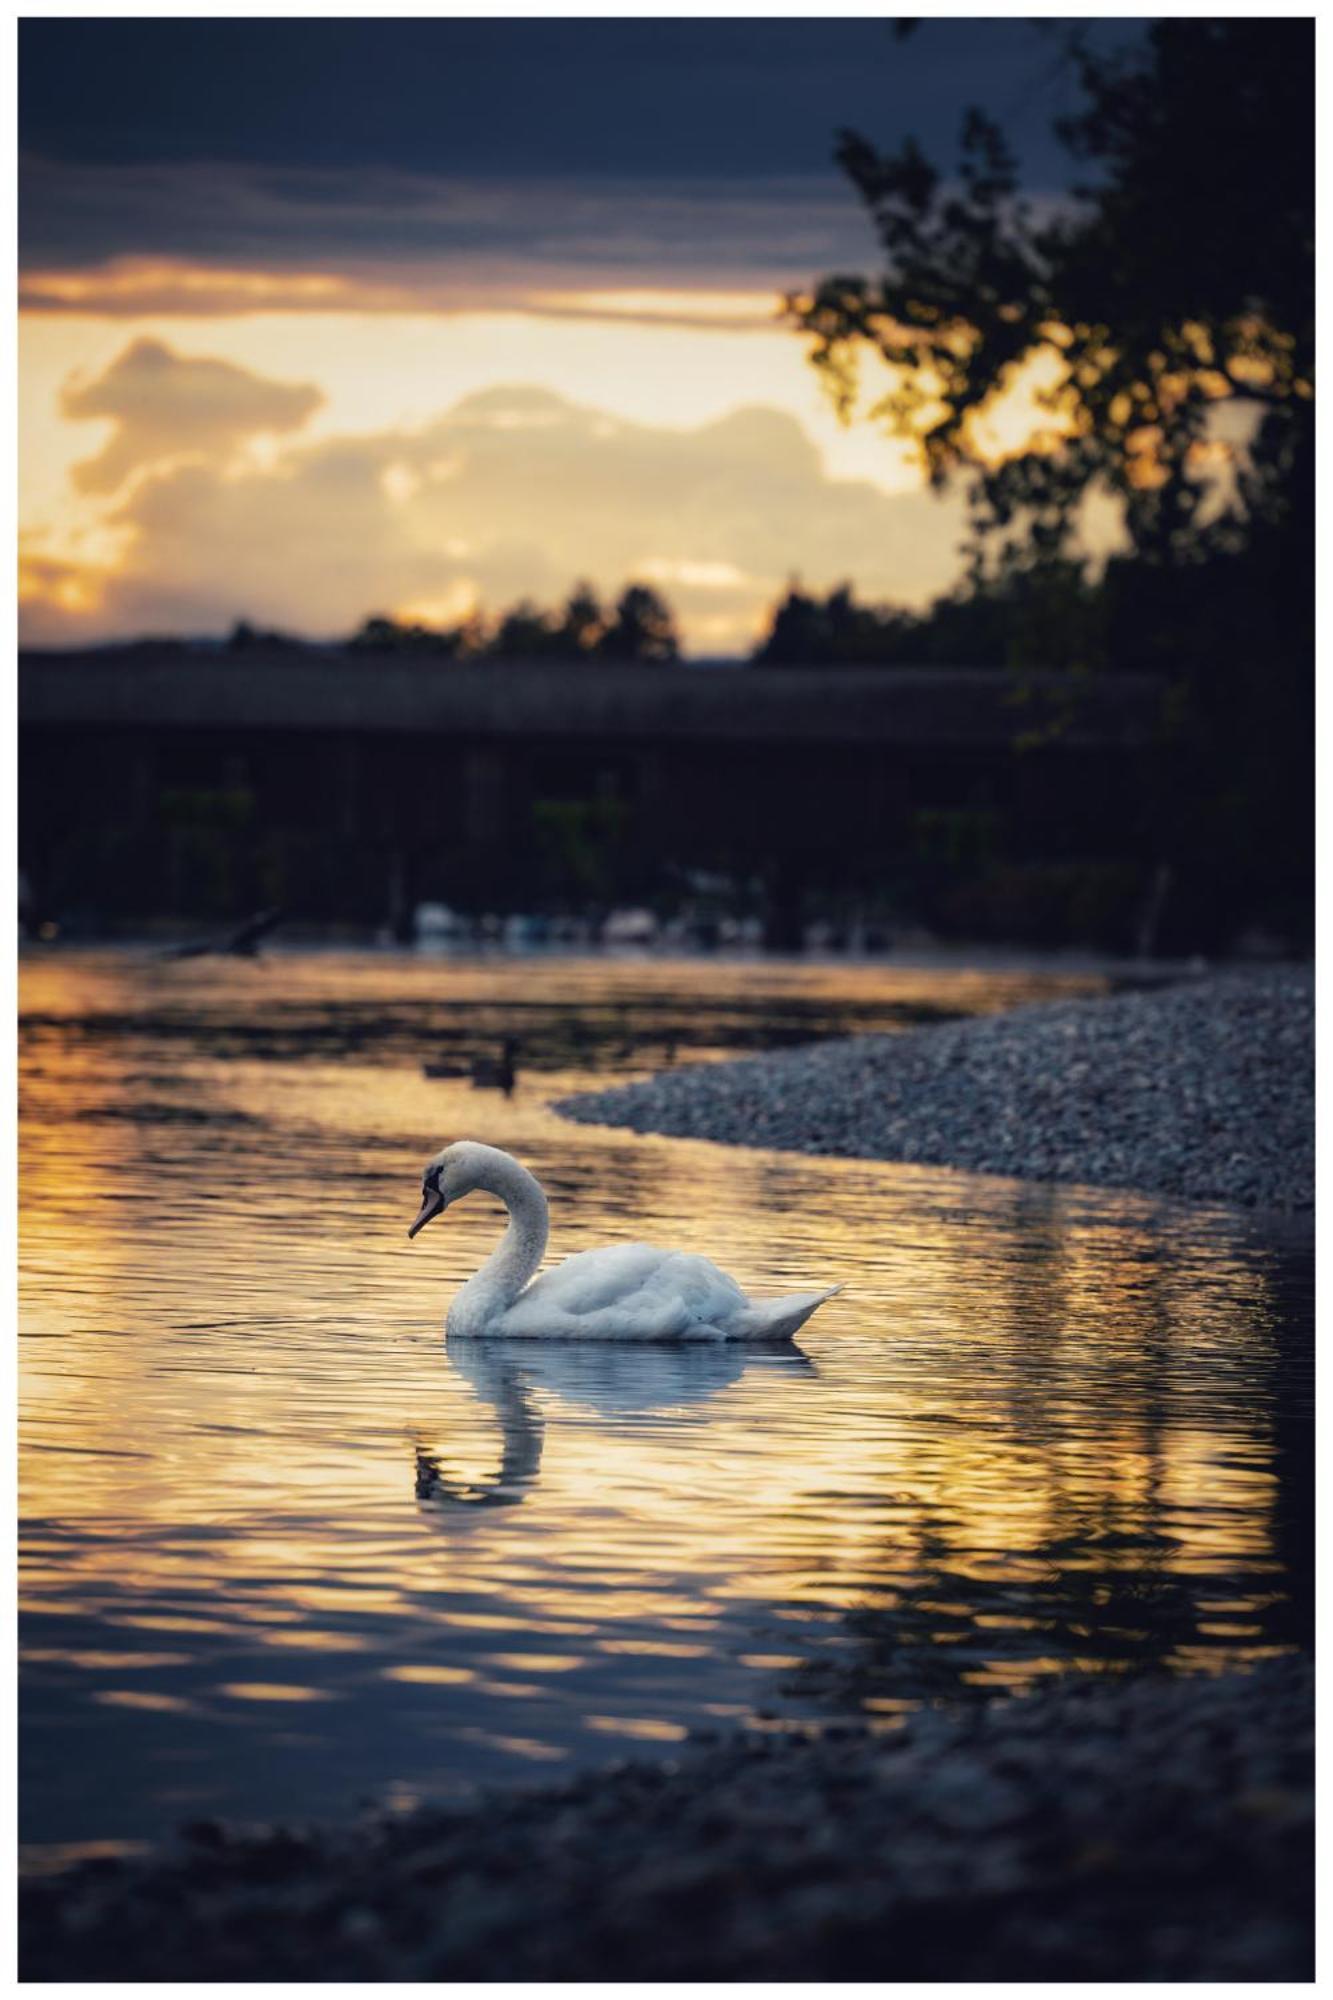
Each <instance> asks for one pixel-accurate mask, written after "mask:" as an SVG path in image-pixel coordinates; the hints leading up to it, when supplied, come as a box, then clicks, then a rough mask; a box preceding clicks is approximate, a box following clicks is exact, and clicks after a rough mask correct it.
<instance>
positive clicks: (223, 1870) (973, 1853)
mask: <svg viewBox="0 0 1333 2000" xmlns="http://www.w3.org/2000/svg"><path fill="white" fill-rule="evenodd" d="M1312 1709H1313V1678H1312V1670H1311V1668H1310V1666H1309V1663H1308V1662H1306V1661H1305V1660H1303V1659H1300V1658H1296V1657H1289V1658H1284V1659H1277V1660H1274V1661H1271V1662H1269V1663H1267V1664H1265V1665H1263V1666H1261V1667H1260V1668H1258V1670H1257V1671H1256V1672H1254V1673H1253V1674H1248V1675H1247V1674H1227V1675H1222V1676H1219V1677H1217V1678H1216V1679H1208V1680H1195V1681H1193V1682H1189V1683H1184V1682H1179V1681H1174V1682H1173V1681H1163V1680H1139V1681H1134V1682H1131V1683H1128V1684H1120V1685H1115V1686H1109V1685H1107V1684H1105V1683H1100V1684H1089V1683H1088V1682H1086V1681H1078V1682H1074V1683H1070V1684H1069V1685H1066V1686H1060V1687H1057V1688H1055V1689H1053V1690H1051V1691H1048V1692H1043V1693H1041V1694H1038V1695H1034V1696H1030V1697H1028V1698H1026V1699H1023V1700H1017V1701H1004V1702H998V1703H994V1704H991V1705H989V1706H984V1707H979V1708H975V1709H967V1710H958V1709H952V1708H950V1709H933V1710H924V1711H921V1712H919V1713H917V1714H915V1715H914V1716H912V1717H910V1718H909V1720H908V1721H907V1723H906V1725H905V1726H904V1727H903V1729H902V1730H901V1731H899V1732H895V1733H893V1734H889V1735H880V1736H878V1737H872V1736H870V1735H868V1734H867V1733H865V1732H863V1731H861V1730H854V1729H849V1728H842V1729H834V1730H830V1731H829V1732H827V1733H825V1734H824V1735H823V1736H822V1737H820V1738H818V1739H813V1740H812V1739H809V1738H805V1737H794V1736H773V1735H768V1734H745V1735H742V1736H738V1737H735V1738H732V1739H729V1740H728V1741H726V1742H725V1743H723V1744H721V1745H718V1746H713V1747H708V1748H698V1749H693V1750H691V1751H690V1752H688V1754H687V1755H686V1756H685V1757H684V1758H683V1759H682V1760H681V1762H680V1763H679V1764H675V1765H672V1764H667V1765H662V1764H656V1765H654V1764H630V1765H620V1766H617V1767H615V1768H613V1769H612V1770H609V1771H603V1772H600V1773H594V1774H592V1775H590V1776H587V1777H585V1778H582V1779H580V1780H578V1781H576V1782H574V1783H571V1784H566V1785H562V1786H559V1787H547V1788H543V1789H541V1790H536V1791H525V1792H517V1793H499V1794H495V1795H493V1796H491V1797H490V1798H488V1799H485V1800H482V1801H480V1802H478V1803H477V1804H475V1805H472V1806H469V1807H466V1808H458V1809H455V1810H452V1811H438V1810H437V1811H431V1812H421V1813H418V1814H416V1815H413V1816H412V1817H409V1818H405V1819H396V1820H390V1821H385V1822H382V1823H379V1824H377V1825H372V1826H365V1827H362V1828H360V1829H358V1830H357V1831H355V1832H350V1833H341V1834H337V1835H328V1834H321V1833H304V1834H291V1833H286V1832H279V1833H275V1834H272V1835H269V1836H267V1837H265V1838H262V1839H256V1838H247V1837H238V1836H235V1835H233V1836H230V1837H229V1836H227V1835H226V1834H225V1833H224V1832H223V1831H222V1830H221V1829H219V1828H217V1827H213V1826H200V1827H197V1828H195V1829H194V1830H193V1834H192V1837H191V1838H190V1839H188V1840H187V1841H184V1842H183V1843H182V1844H181V1845H180V1847H179V1848H177V1849H176V1850H173V1851H171V1852H169V1853H167V1854H165V1855H163V1856H161V1857H158V1858H156V1859H154V1860H152V1861H147V1862H132V1863H115V1862H100V1863H85V1864H83V1866H81V1867H80V1868H79V1869H77V1870H76V1871H74V1872H73V1873H72V1874H69V1875H66V1876H64V1877H58V1878H48V1879H43V1880H38V1881H37V1882H35V1883H32V1884H30V1885H28V1886H27V1887H26V1888H25V1890H24V1892H23V1896H22V1908H21V1928H20V1939H21V1956H22V1963H21V1973H20V1976H21V1977H22V1978H23V1979H25V1980H81V1981H82V1980H88V1981H103V1980H136V1979H141V1980H166V1979H181V1980H188V1981H192V1982H193V1981H197V1980H215V1981H217V1980H257V1979H277V1980H320V1981H323V1980H332V1979H346V1980H358V1981H359V1980H365V1981H371V1980H377V1981H388V1980H394V1981H405V1980H443V1979H448V1980H457V1979H475V1980H494V1979H514V1980H601V1981H605V1980H612V1979H634V1980H648V1979H652V1980H696V1979H706V1978H713V1979H724V1980H763V1981H772V1980H784V1981H785V1980H805V1979H809V1980H820V1979H836V1980H843V1979H848V1980H868V1979H875V1980H877V1981H879V1980H884V1979H895V1980H901V1979H932V1980H935V1979H956V1980H962V1979H968V1980H973V1979H977V1980H979V1979H985V1980H1008V1979H1018V1978H1027V1979H1039V1980H1058V1979H1089V1980H1091V1979H1097V1980H1132V1981H1139V1980H1149V1979H1153V1980H1203V1979H1209V1980H1276V1979H1293V1980H1296V1979H1299V1980H1306V1979H1309V1978H1311V1977H1312V1956H1313V1945H1312V1936H1311V1932H1312V1905H1313V1884H1312V1872H1311V1871H1312V1842H1313V1835H1312V1815H1313V1800H1312V1791H1311V1764H1312V1755H1313V1715H1312Z"/></svg>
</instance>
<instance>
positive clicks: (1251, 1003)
mask: <svg viewBox="0 0 1333 2000" xmlns="http://www.w3.org/2000/svg"><path fill="white" fill-rule="evenodd" d="M1313 1041H1314V977H1313V973H1312V972H1310V971H1309V970H1308V969H1305V968H1299V969H1287V968H1283V969H1280V970H1277V969H1275V970H1267V969H1265V970H1263V971H1253V972H1237V973H1226V974H1220V975H1214V976H1210V977H1204V978H1197V979H1193V980H1191V981H1190V982H1189V983H1188V984H1184V985H1180V986H1173V987H1169V988H1167V989H1165V990H1158V991H1149V992H1139V993H1124V994H1119V995H1116V996H1114V997H1112V998H1109V999H1094V1000H1072V1001H1060V1002H1057V1003H1055V1004H1053V1005H1049V1006H1036V1007H1025V1008H1020V1009H1017V1010H1015V1011H1014V1012H1013V1013H1009V1014H1000V1015H994V1016H990V1017H988V1018H985V1019H981V1020H971V1021H955V1022H948V1023H946V1024H944V1025H941V1026H935V1027H922V1028H917V1029H914V1030H912V1031H911V1032H909V1033H905V1034H896V1035H863V1036H857V1037H856V1038H854V1039H849V1040H845V1041H830V1042H824V1043H820V1044H817V1045H816V1046H814V1047H811V1048H808V1049H797V1050H793V1051H790V1052H783V1053H781V1054H777V1055H766V1056H760V1057H757V1058H754V1059H751V1060H749V1061H745V1062H730V1063H713V1064H700V1065H697V1066H694V1067H691V1068H688V1069H679V1070H671V1071H667V1072H665V1073H664V1074H662V1075H659V1076H655V1077H652V1078H650V1079H649V1080H648V1081H647V1082H644V1083H634V1084H627V1085H623V1086H621V1087H619V1088H617V1089H614V1090H603V1091H597V1092H594V1093H590V1094H586V1095H581V1096H578V1097H572V1098H566V1099H564V1100H563V1101H562V1102H561V1103H560V1104H558V1105H557V1106H556V1109H557V1110H559V1111H560V1112H562V1113H563V1114H564V1115H565V1116H566V1117H568V1118H574V1119H578V1120H581V1121H583V1122H586V1123H589V1124H604V1125H619V1126H628V1127H629V1128H630V1129H632V1130H633V1131H636V1132H660V1133H666V1134H669V1135H671V1136H673V1137H677V1138H691V1139H711V1140H716V1141H721V1142H723V1143H726V1144H731V1145H743V1146H763V1147H771V1148H775V1149H779V1150H785V1151H790V1152H800V1153H831V1154H846V1155H852V1156H856V1157H860V1158H864V1159H874V1160H897V1161H903V1162H910V1163H915V1164H918V1165H923V1166H940V1167H960V1168H964V1169H966V1170H967V1171H969V1172H971V1173H982V1174H1005V1175H1011V1176H1014V1177H1016V1178H1018V1179H1023V1180H1038V1181H1067V1182H1077V1183H1081V1184H1084V1185H1087V1186H1092V1187H1114V1188H1130V1189H1135V1190H1138V1191H1140V1192H1144V1193H1155V1194H1164V1195H1170V1196H1175V1197H1181V1198H1185V1199H1188V1200H1196V1201H1209V1202H1224V1203H1227V1204H1231V1205H1234V1206H1238V1207H1245V1208H1266V1209H1275V1210H1281V1211H1283V1212H1286V1213H1289V1214H1300V1213H1308V1212H1309V1211H1310V1209H1311V1208H1312V1206H1313V1202H1314V1055H1313Z"/></svg>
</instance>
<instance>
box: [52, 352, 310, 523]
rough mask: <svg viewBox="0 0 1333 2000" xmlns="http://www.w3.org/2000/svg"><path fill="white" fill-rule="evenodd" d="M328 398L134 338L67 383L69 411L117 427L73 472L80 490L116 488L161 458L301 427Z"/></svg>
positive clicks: (221, 448)
mask: <svg viewBox="0 0 1333 2000" xmlns="http://www.w3.org/2000/svg"><path fill="white" fill-rule="evenodd" d="M323 400H324V399H323V396H322V395H321V393H320V391H319V390H318V389H316V388H315V387H314V385H313V384H311V383H308V382H274V381H271V380H269V379H268V378H267V377H265V376H262V375H255V374H252V373H251V372H250V370H249V369H246V368H237V367H235V366H233V364H232V363H231V362H228V361H215V360H212V359H209V358H207V357H193V356H188V355H181V354H175V353H173V351H172V350H171V349H170V348H169V347H166V346H164V345H163V344H162V343H161V342H160V341H156V340H136V341H135V342H134V344H133V346H131V347H127V348H126V350H125V352H124V353H123V354H122V355H121V356H120V358H119V359H118V360H117V361H115V362H113V364H112V365H111V367H110V368H108V369H107V370H106V371H105V372H104V373H103V374H101V375H99V376H97V377H96V378H95V379H94V380H93V381H91V382H80V381H74V382H71V383H68V384H66V387H65V389H64V392H63V394H62V396H61V409H62V412H63V414H64V415H65V416H66V417H69V418H73V419H76V420H78V419H83V418H94V417H103V418H109V419H110V420H111V421H112V422H113V423H114V425H115V430H114V431H113V433H112V435H111V438H110V440H109V442H108V443H107V444H106V445H105V446H104V448H103V449H102V450H101V451H100V452H98V454H97V455H96V457H95V458H89V459H84V460H83V461H82V462H81V463H80V464H78V465H76V466H74V468H73V470H72V474H71V477H72V479H73V481H74V484H75V486H76V487H77V488H78V489H79V491H80V492H84V493H114V492H115V491H116V490H117V488H118V487H120V486H122V485H123V484H124V482H125V480H126V479H127V478H128V477H129V475H130V474H131V473H132V472H135V471H137V470H138V469H139V468H140V467H141V466H145V465H151V464H154V463H157V462H159V461H161V460H162V459H164V458H171V457H175V456H177V455H179V454H188V455H193V454H197V453H205V454H208V455H210V456H212V455H216V454H218V453H227V452H229V451H231V450H232V449H234V448H235V446H236V445H237V444H238V443H240V442H241V441H242V440H243V439H245V438H249V437H255V436H263V435H266V436H272V435H275V434H281V433H283V432H287V431H293V430H297V429H299V427H300V426H301V425H302V424H303V423H304V422H305V421H306V419H307V417H309V416H310V415H311V414H312V413H313V412H314V411H315V410H317V409H318V408H319V406H320V404H321V403H322V402H323Z"/></svg>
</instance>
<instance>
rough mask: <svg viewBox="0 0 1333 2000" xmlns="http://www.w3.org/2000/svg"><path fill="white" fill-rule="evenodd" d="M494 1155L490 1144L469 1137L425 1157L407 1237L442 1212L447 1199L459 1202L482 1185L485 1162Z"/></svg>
mask: <svg viewBox="0 0 1333 2000" xmlns="http://www.w3.org/2000/svg"><path fill="white" fill-rule="evenodd" d="M494 1157H495V1148H494V1147H492V1146H480V1145H478V1144H477V1143H476V1141H475V1140H472V1139H458V1140H456V1141H455V1143H454V1144H453V1145H452V1146H445V1147H444V1148H443V1150H442V1151H441V1152H438V1153H437V1154H436V1155H435V1158H434V1159H433V1160H427V1162H426V1166H425V1170H424V1172H423V1173H422V1176H421V1213H420V1214H419V1215H418V1216H417V1219H416V1221H415V1222H414V1223H413V1224H412V1227H411V1228H410V1229H409V1230H408V1232H407V1233H408V1236H409V1238H410V1237H413V1236H415V1235H416V1234H417V1231H418V1230H421V1229H424V1228H425V1227H426V1224H427V1223H428V1222H430V1221H431V1220H432V1219H433V1218H434V1217H435V1216H437V1215H443V1213H444V1211H445V1209H446V1208H448V1206H449V1204H450V1202H451V1201H459V1200H460V1199H461V1198H462V1196H463V1195H465V1194H471V1192H472V1190H473V1188H475V1187H481V1186H483V1185H484V1184H485V1176H486V1169H487V1164H488V1161H489V1160H491V1159H493V1158H494Z"/></svg>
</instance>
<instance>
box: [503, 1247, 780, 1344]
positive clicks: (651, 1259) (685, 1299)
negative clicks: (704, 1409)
mask: <svg viewBox="0 0 1333 2000" xmlns="http://www.w3.org/2000/svg"><path fill="white" fill-rule="evenodd" d="M747 1304H748V1301H747V1299H746V1296H745V1294H744V1292H743V1291H742V1290H741V1288H740V1286H739V1285H738V1284H737V1283H736V1280H735V1279H734V1278H729V1277H728V1276H727V1274H726V1272H725V1271H719V1270H718V1268H717V1266H716V1264H712V1263H710V1262H709V1260H708V1259H707V1257H693V1256H690V1255H689V1254H688V1253H687V1252H685V1251H682V1250H654V1249H653V1247H652V1246H651V1244H648V1243H625V1244H616V1245H613V1246H612V1247H611V1248H610V1249H606V1250H581V1251H580V1252H579V1253H578V1255H577V1256H574V1257H567V1258H566V1259H565V1261H564V1263H563V1264H558V1265H557V1266H556V1268H555V1269H554V1270H553V1271H547V1272H545V1273H544V1274H543V1275H542V1276H541V1277H540V1278H538V1279H536V1281H535V1282H534V1283H533V1284H531V1285H529V1286H528V1289H527V1291H526V1292H524V1293H523V1294H522V1296H521V1297H520V1298H519V1299H517V1300H516V1301H515V1302H514V1304H513V1305H512V1306H510V1308H509V1310H508V1312H506V1313H505V1315H504V1318H503V1320H502V1322H501V1324H500V1325H499V1326H498V1327H497V1328H496V1331H497V1332H498V1333H505V1334H514V1335H517V1336H519V1337H523V1336H532V1337H537V1336H543V1335H544V1336H546V1337H547V1338H551V1337H554V1338H565V1339H578V1340H599V1339H600V1340H691V1339H693V1340H707V1339H717V1338H725V1337H726V1336H727V1335H728V1334H730V1333H733V1332H734V1331H735V1329H736V1325H737V1322H738V1321H739V1320H740V1317H741V1315H742V1314H743V1313H744V1312H745V1310H746V1307H747Z"/></svg>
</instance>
